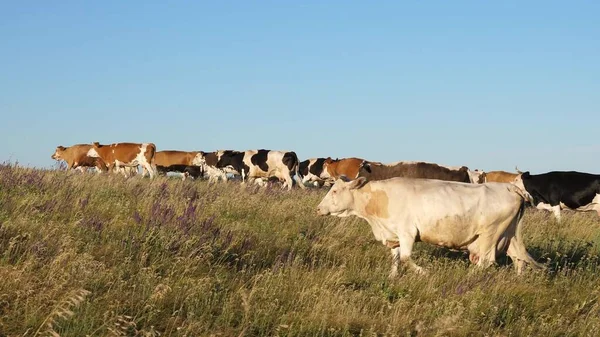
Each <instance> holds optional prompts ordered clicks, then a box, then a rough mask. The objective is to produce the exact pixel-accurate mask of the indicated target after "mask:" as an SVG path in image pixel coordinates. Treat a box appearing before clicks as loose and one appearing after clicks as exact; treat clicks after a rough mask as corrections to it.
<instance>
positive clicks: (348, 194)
mask: <svg viewBox="0 0 600 337" xmlns="http://www.w3.org/2000/svg"><path fill="white" fill-rule="evenodd" d="M366 183H367V179H366V178H363V177H361V178H357V179H355V180H348V179H347V178H346V177H344V176H342V177H341V178H340V179H338V180H336V182H335V184H333V186H332V187H331V189H330V190H329V193H327V195H325V198H323V200H321V203H319V206H317V214H319V215H335V216H339V217H345V216H349V215H350V211H352V210H353V209H354V194H353V191H354V190H356V189H360V188H361V187H363V186H364V185H365V184H366Z"/></svg>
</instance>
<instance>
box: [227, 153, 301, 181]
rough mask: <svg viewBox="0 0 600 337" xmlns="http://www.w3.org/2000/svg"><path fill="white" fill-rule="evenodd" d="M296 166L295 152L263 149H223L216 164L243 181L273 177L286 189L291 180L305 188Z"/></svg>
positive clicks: (296, 157) (297, 164)
mask: <svg viewBox="0 0 600 337" xmlns="http://www.w3.org/2000/svg"><path fill="white" fill-rule="evenodd" d="M298 166H299V161H298V156H296V153H295V152H291V151H273V150H265V149H261V150H248V151H245V152H237V151H223V152H222V153H220V156H219V159H218V162H217V164H216V167H217V168H219V169H228V170H231V172H235V173H236V174H239V175H241V176H242V182H243V183H245V182H249V183H263V182H264V181H265V180H268V179H269V178H271V177H275V178H277V179H279V180H280V181H283V187H284V188H286V187H287V189H288V190H290V189H292V185H293V180H295V181H296V183H297V184H298V186H299V187H300V188H305V186H304V184H303V183H302V180H301V177H300V174H299V172H298V169H299V167H298ZM292 176H293V179H292Z"/></svg>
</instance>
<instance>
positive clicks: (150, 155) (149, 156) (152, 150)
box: [145, 143, 158, 178]
mask: <svg viewBox="0 0 600 337" xmlns="http://www.w3.org/2000/svg"><path fill="white" fill-rule="evenodd" d="M155 154H156V145H154V143H148V145H147V146H146V153H145V156H146V161H147V162H148V164H150V168H151V169H152V172H149V173H150V177H152V178H153V177H154V176H155V175H156V174H158V169H157V168H156V163H154V155H155Z"/></svg>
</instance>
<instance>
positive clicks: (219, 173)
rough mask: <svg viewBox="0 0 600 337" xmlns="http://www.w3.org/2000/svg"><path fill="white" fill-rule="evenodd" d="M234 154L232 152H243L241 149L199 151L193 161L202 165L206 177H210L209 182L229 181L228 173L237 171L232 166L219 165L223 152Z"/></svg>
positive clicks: (194, 163)
mask: <svg viewBox="0 0 600 337" xmlns="http://www.w3.org/2000/svg"><path fill="white" fill-rule="evenodd" d="M225 153H227V154H232V153H243V152H239V151H230V150H227V151H216V152H204V151H198V154H197V155H196V157H195V158H194V160H193V161H192V164H193V165H198V166H201V167H202V171H203V173H204V176H205V177H208V181H209V182H216V181H218V180H219V179H221V180H223V181H227V179H228V178H227V173H235V172H233V170H232V168H231V167H217V164H218V162H219V159H220V158H221V157H222V156H223V154H225Z"/></svg>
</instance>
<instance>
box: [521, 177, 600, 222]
mask: <svg viewBox="0 0 600 337" xmlns="http://www.w3.org/2000/svg"><path fill="white" fill-rule="evenodd" d="M514 184H515V185H516V186H517V187H519V188H520V189H521V190H523V191H524V192H525V195H526V197H527V198H528V199H529V201H530V202H531V204H532V205H534V206H536V207H537V208H538V209H545V210H549V211H552V212H553V213H554V216H555V217H556V220H557V221H560V210H561V209H568V210H573V211H580V212H587V211H596V212H598V215H600V175H597V174H590V173H582V172H575V171H566V172H565V171H552V172H548V173H544V174H537V175H533V174H530V173H529V172H524V173H522V174H520V175H518V176H517V177H516V178H515V180H514Z"/></svg>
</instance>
